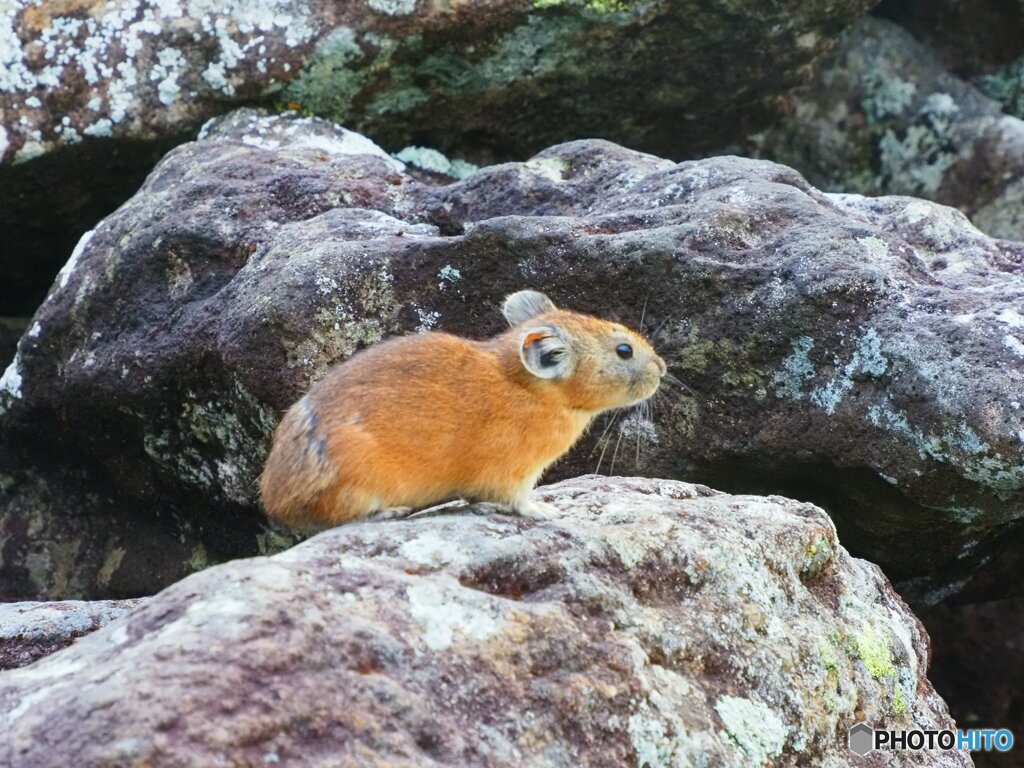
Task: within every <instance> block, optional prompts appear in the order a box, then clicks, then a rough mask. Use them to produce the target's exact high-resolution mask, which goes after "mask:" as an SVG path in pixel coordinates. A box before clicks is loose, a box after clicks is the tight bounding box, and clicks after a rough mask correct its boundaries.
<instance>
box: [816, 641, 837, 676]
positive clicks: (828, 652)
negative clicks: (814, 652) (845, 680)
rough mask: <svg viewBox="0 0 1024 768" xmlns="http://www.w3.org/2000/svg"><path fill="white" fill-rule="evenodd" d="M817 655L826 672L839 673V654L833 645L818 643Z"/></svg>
mask: <svg viewBox="0 0 1024 768" xmlns="http://www.w3.org/2000/svg"><path fill="white" fill-rule="evenodd" d="M818 656H819V658H820V659H821V664H822V666H823V667H825V670H826V671H827V672H835V673H836V674H838V673H839V654H838V653H836V649H835V646H834V645H833V644H832V643H830V642H821V643H818Z"/></svg>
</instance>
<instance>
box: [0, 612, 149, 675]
mask: <svg viewBox="0 0 1024 768" xmlns="http://www.w3.org/2000/svg"><path fill="white" fill-rule="evenodd" d="M143 602H145V600H97V601H95V602H81V601H75V600H69V601H65V602H53V603H0V670H5V669H14V668H15V667H24V666H26V665H27V664H31V663H32V662H33V661H36V660H37V659H41V658H42V657H43V656H48V655H49V654H51V653H53V652H54V651H59V650H60V649H61V648H66V647H67V646H69V645H71V643H73V642H74V641H75V640H76V639H77V638H79V637H84V636H85V635H87V634H89V633H90V632H95V631H96V630H97V629H99V628H100V627H105V626H106V625H107V624H109V623H110V622H111V621H113V620H114V619H117V618H120V617H121V616H124V615H125V614H126V613H128V612H129V611H131V610H132V609H133V608H136V607H137V606H139V605H141V604H142V603H143Z"/></svg>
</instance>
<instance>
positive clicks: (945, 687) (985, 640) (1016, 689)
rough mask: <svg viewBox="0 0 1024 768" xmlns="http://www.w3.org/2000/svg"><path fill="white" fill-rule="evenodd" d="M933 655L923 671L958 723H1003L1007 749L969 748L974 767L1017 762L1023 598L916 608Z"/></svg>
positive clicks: (1022, 702) (1023, 697) (1022, 728)
mask: <svg viewBox="0 0 1024 768" xmlns="http://www.w3.org/2000/svg"><path fill="white" fill-rule="evenodd" d="M921 620H922V621H923V622H924V624H925V627H926V629H927V630H928V635H929V636H930V637H931V640H932V644H933V645H932V647H933V652H934V655H933V656H932V664H931V668H930V671H929V673H928V677H929V679H930V680H931V681H932V682H933V683H934V684H935V688H936V689H937V690H938V692H939V694H940V695H941V696H942V697H943V699H945V701H947V702H948V703H949V706H950V714H952V715H953V717H954V719H955V720H956V722H957V724H958V725H959V726H960V727H961V728H1009V729H1010V730H1011V731H1013V733H1014V736H1015V738H1016V739H1017V743H1016V744H1015V745H1014V748H1013V749H1011V750H1010V751H1008V752H998V751H994V750H993V751H991V752H974V753H972V757H973V758H974V763H975V765H976V766H978V768H1017V767H1018V766H1019V765H1020V762H1021V760H1020V749H1021V745H1020V734H1022V733H1024V653H1022V649H1024V600H1020V599H1017V600H998V601H996V602H991V603H982V604H976V605H961V606H946V605H944V606H937V607H935V608H932V609H929V610H926V611H924V612H923V613H922V614H921Z"/></svg>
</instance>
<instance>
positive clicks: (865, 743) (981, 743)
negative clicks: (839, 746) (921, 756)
mask: <svg viewBox="0 0 1024 768" xmlns="http://www.w3.org/2000/svg"><path fill="white" fill-rule="evenodd" d="M847 742H848V744H849V747H850V751H851V752H855V753H856V754H858V755H866V754H867V753H868V752H870V751H871V750H873V749H887V750H894V749H907V750H910V751H912V752H919V751H920V750H922V749H939V750H943V751H949V750H953V749H966V750H969V751H971V752H977V751H988V750H992V749H995V750H997V751H999V752H1005V751H1006V750H1008V749H1010V748H1011V747H1012V746H1013V733H1012V732H1011V731H1009V730H1008V729H1006V728H1002V729H1000V730H994V729H981V728H976V729H974V730H970V731H950V730H944V731H922V730H914V731H886V730H882V729H877V730H876V729H874V728H872V727H871V726H870V725H867V724H866V723H857V724H856V725H855V726H853V727H852V728H851V729H850V732H849V734H848V735H847Z"/></svg>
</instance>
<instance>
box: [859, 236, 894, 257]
mask: <svg viewBox="0 0 1024 768" xmlns="http://www.w3.org/2000/svg"><path fill="white" fill-rule="evenodd" d="M857 242H858V243H860V244H861V246H862V247H863V248H864V250H865V251H866V252H867V255H868V256H869V257H871V258H875V259H887V258H888V257H889V256H890V253H889V246H888V245H887V244H886V242H885V240H882V239H881V238H880V237H875V236H874V235H871V236H869V237H858V238H857Z"/></svg>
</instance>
